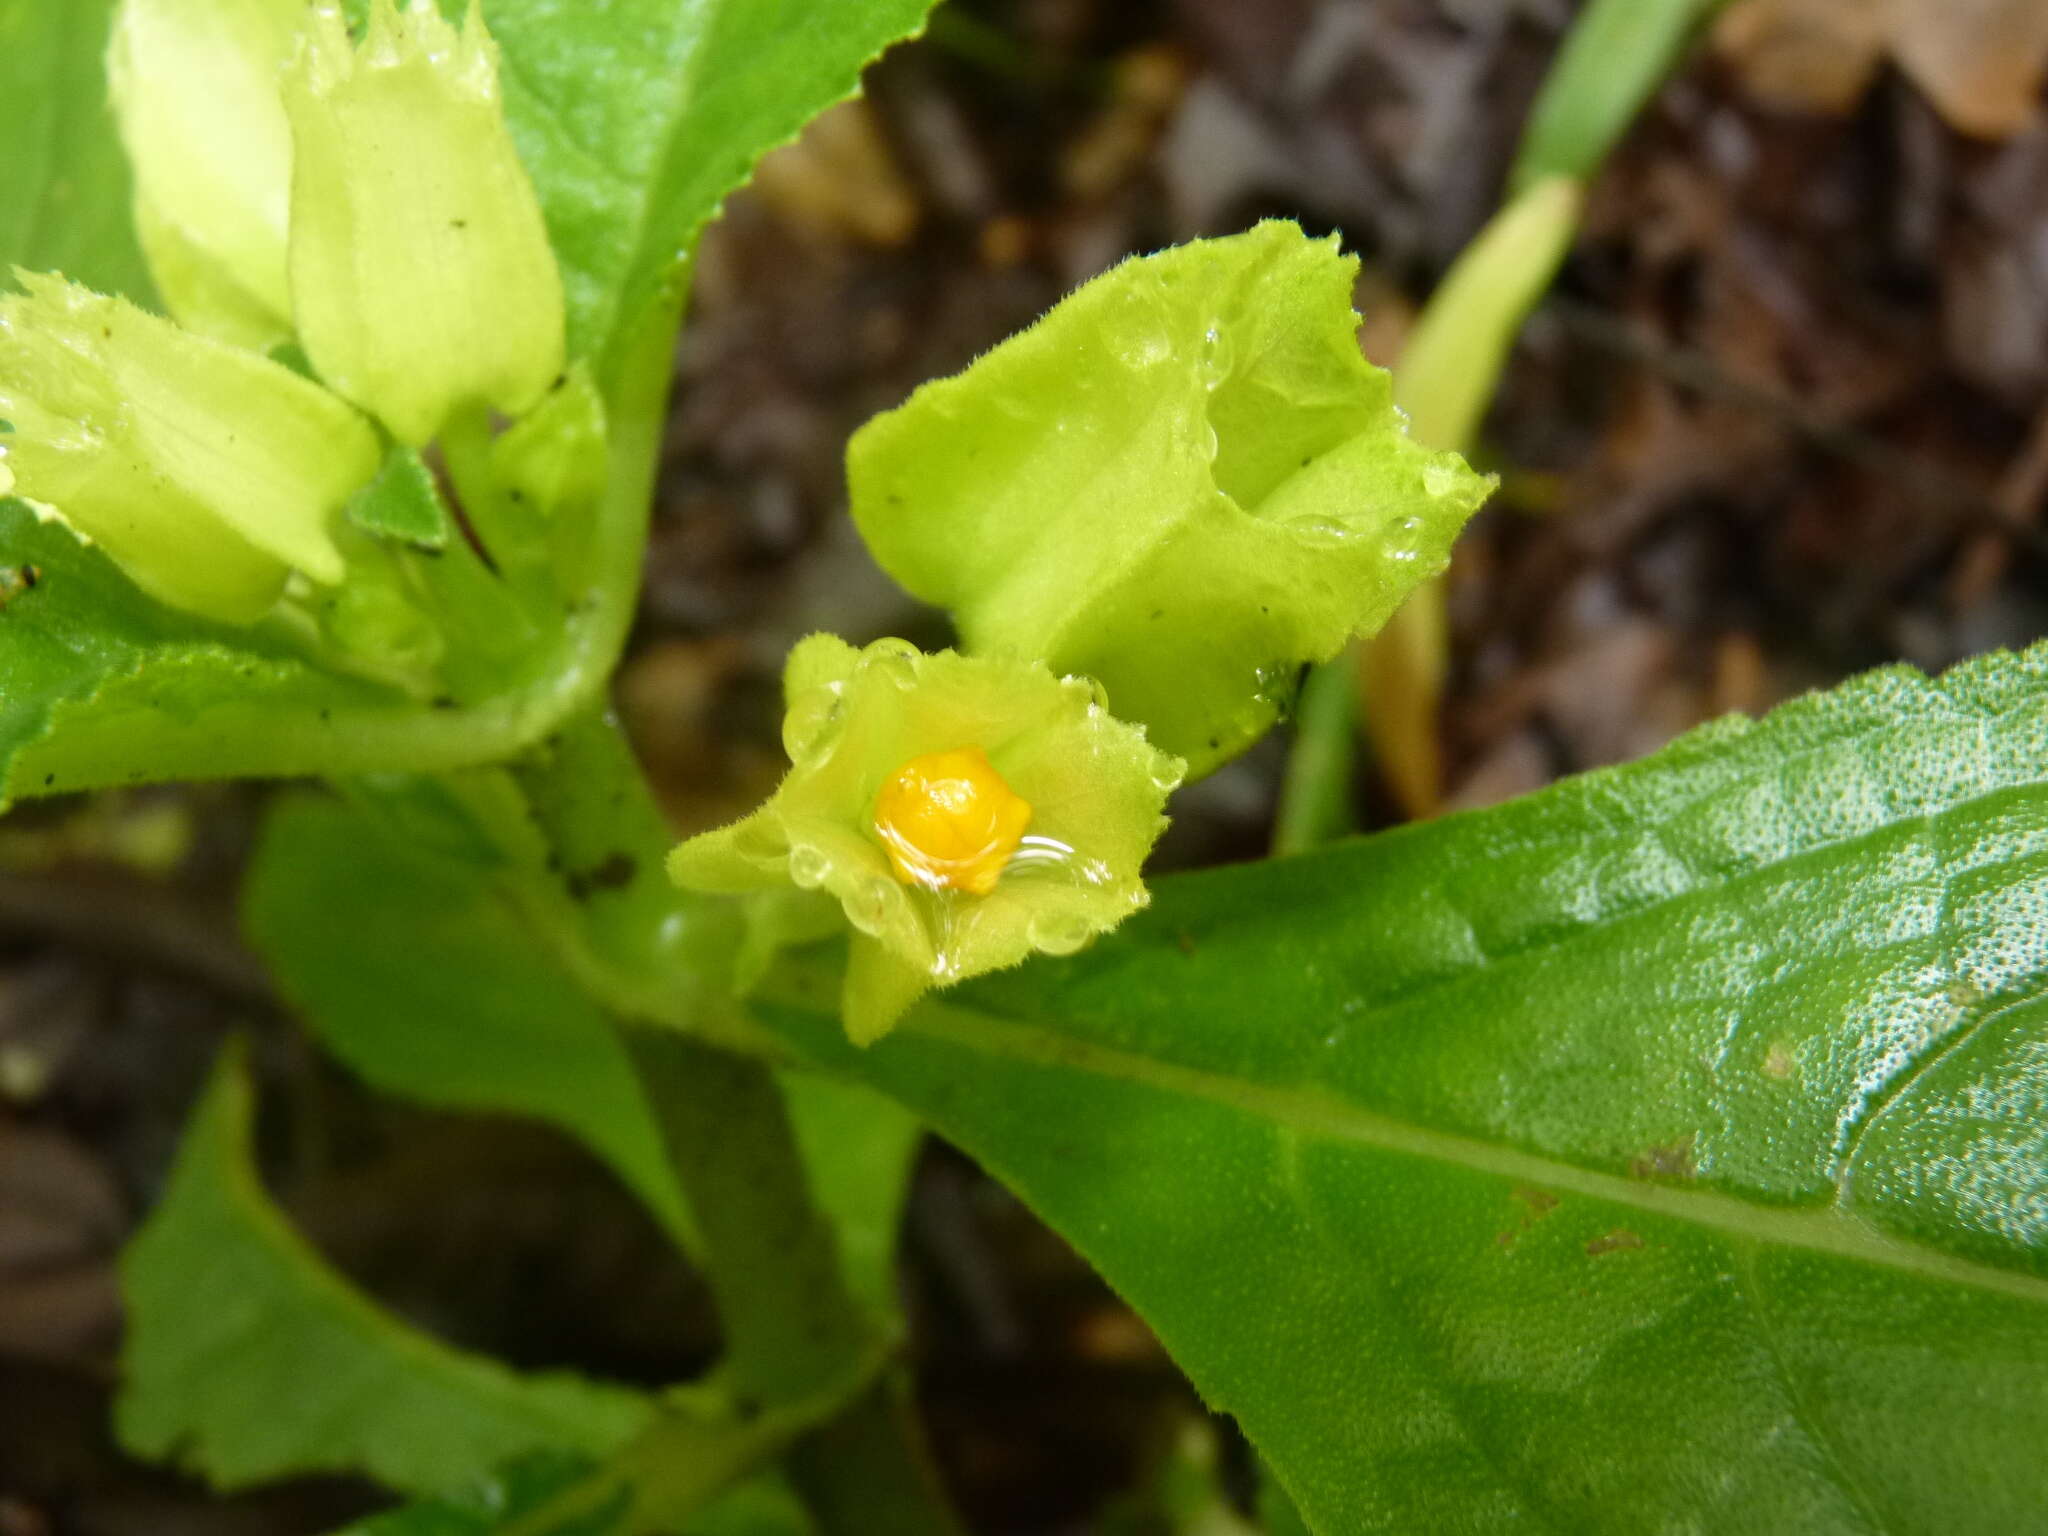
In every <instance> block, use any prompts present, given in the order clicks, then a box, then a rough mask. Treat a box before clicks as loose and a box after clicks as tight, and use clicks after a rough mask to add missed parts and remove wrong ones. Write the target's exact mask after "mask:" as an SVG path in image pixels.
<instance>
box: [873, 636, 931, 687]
mask: <svg viewBox="0 0 2048 1536" xmlns="http://www.w3.org/2000/svg"><path fill="white" fill-rule="evenodd" d="M917 663H918V650H917V647H916V646H914V645H912V644H910V643H909V642H908V641H905V640H877V641H876V642H875V643H874V644H873V645H871V646H869V647H868V648H867V649H866V650H865V651H863V652H861V666H862V668H863V669H864V670H867V671H871V672H874V673H875V674H876V675H878V676H880V677H884V678H887V679H888V680H889V682H890V683H892V684H893V685H894V686H896V687H898V688H900V689H902V690H903V691H904V692H906V693H908V692H909V691H910V690H911V689H912V688H915V687H916V686H917Z"/></svg>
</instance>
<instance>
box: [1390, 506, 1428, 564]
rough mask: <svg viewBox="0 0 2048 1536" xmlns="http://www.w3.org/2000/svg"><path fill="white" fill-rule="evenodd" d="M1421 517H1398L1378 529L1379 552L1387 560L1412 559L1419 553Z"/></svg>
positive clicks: (1404, 560)
mask: <svg viewBox="0 0 2048 1536" xmlns="http://www.w3.org/2000/svg"><path fill="white" fill-rule="evenodd" d="M1421 546H1422V519H1421V518H1419V517H1399V518H1396V519H1394V521H1393V522H1391V523H1389V524H1387V526H1386V527H1385V528H1384V529H1382V530H1381V531H1380V553H1381V554H1383V555H1385V556H1386V557H1387V558H1388V559H1389V560H1400V561H1403V562H1406V561H1409V560H1413V559H1414V558H1415V557H1416V556H1417V555H1418V554H1420V553H1421Z"/></svg>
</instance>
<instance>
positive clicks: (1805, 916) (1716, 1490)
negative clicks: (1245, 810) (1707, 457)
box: [776, 646, 2048, 1536]
mask: <svg viewBox="0 0 2048 1536" xmlns="http://www.w3.org/2000/svg"><path fill="white" fill-rule="evenodd" d="M2044 764H2048V646H2039V647H2036V648H2035V649H2033V650H2031V651H2029V652H2027V653H2026V654H2024V655H2020V656H2009V655H1996V656H1992V657H1988V658H1985V659H1983V660H1980V661H1978V662H1975V663H1972V664H1970V665H1967V666H1964V667H1961V668H1959V669H1957V670H1956V671H1954V672H1952V673H1950V674H1949V675H1948V676H1946V677H1945V678H1943V679H1941V680H1940V681H1929V680H1927V679H1926V678H1923V677H1921V676H1920V675H1918V674H1917V673H1913V672H1911V671H1908V670H1905V669H1893V670H1889V671H1883V672H1878V673H1873V674H1871V675H1869V676H1867V677H1864V678H1861V679H1858V680H1856V681H1854V682H1851V683H1849V684H1847V685H1845V686H1843V687H1841V688H1839V689H1836V690H1835V691H1833V692H1831V693H1828V694H1824V695H1818V696H1814V697H1810V698H1807V699H1803V700H1800V701H1798V702H1796V703H1793V704H1790V705H1788V706H1786V707H1784V708H1782V709H1780V710H1779V711H1777V712H1776V713H1775V714H1774V715H1772V716H1771V717H1770V718H1769V719H1768V720H1766V721H1764V722H1762V723H1752V722H1750V721H1747V720H1743V719H1739V718H1733V719H1729V720H1724V721H1722V722H1719V723H1717V724H1715V725H1712V726H1709V727H1706V728H1704V729H1702V730H1700V731H1697V732H1695V733H1693V734H1692V735H1690V736H1687V737H1685V738H1683V739H1681V740H1680V741H1678V742H1676V743H1675V744H1673V745H1672V746H1671V747H1669V748H1668V749H1666V750H1665V751H1663V752H1660V753H1658V754H1657V755H1655V756H1654V757H1651V758H1649V759H1647V760H1645V761H1643V762H1641V763H1637V764H1634V765H1631V766H1629V767H1625V768H1621V769H1616V770H1611V771H1607V772H1601V773H1596V774H1590V775H1587V776H1585V777H1583V778H1579V779H1575V780H1570V781H1566V782H1565V783H1562V784H1560V785H1558V786H1556V787H1554V788H1552V789H1550V790H1548V791H1545V792H1543V793H1541V794H1537V795H1534V796H1530V797H1528V798H1526V799H1524V800H1521V801H1517V802H1515V803H1512V804H1510V805H1506V806H1502V807H1499V808H1497V809H1494V810H1490V811H1485V812H1479V813H1473V814H1468V815H1461V816H1454V817H1450V818H1447V819H1445V820H1443V821H1440V822H1436V823H1432V824H1428V825H1425V826H1419V827H1412V828H1407V829H1403V830H1401V831H1397V832H1394V833H1390V834H1386V835H1382V836H1379V837H1375V838H1370V839H1365V840H1361V841H1354V842H1351V843H1347V844H1341V845H1338V846H1336V847H1333V848H1330V849H1328V850H1325V851H1323V852H1320V853H1317V854H1315V855H1311V856H1308V857H1304V858H1299V859H1290V860H1280V861H1275V862H1272V863H1269V864H1263V865H1256V866H1250V867H1240V868H1233V869H1224V870H1217V871H1213V872H1209V873H1204V874H1198V875H1191V876H1179V877H1173V878H1169V879H1164V880H1161V881H1160V882H1158V885H1157V890H1156V895H1155V901H1154V904H1153V906H1152V908H1151V910H1150V911H1148V912H1147V913H1145V914H1143V915H1141V916H1140V917H1138V918H1136V919H1134V920H1133V921H1132V922H1131V923H1130V924H1128V925H1126V927H1125V928H1123V929H1121V930H1119V931H1118V933H1116V934H1115V935H1113V936H1111V937H1110V938H1109V939H1107V940H1105V941H1104V942H1103V943H1101V944H1100V945H1098V946H1097V947H1096V948H1095V949H1094V950H1092V951H1090V952H1088V953H1086V954H1084V955H1081V956H1077V957H1075V958H1074V959H1072V960H1070V961H1065V962H1060V963H1040V964H1038V965H1035V966H1033V967H1030V968H1027V969H1024V970H1020V971H1016V972H1011V973H1006V974H1004V975H1002V976H999V977H993V978H989V979H986V980H983V981H979V982H976V983H973V984H971V985H970V986H968V987H964V988H962V989H960V990H959V991H958V992H956V993H949V994H948V995H947V997H946V999H945V1001H943V1002H940V1003H933V1004H928V1005H926V1006H924V1007H921V1008H919V1009H917V1010H915V1011H913V1013H912V1014H911V1015H910V1016H909V1018H908V1019H906V1021H905V1024H904V1027H903V1029H902V1030H901V1031H899V1033H898V1035H897V1036H895V1037H892V1038H891V1039H889V1040H887V1041H884V1042H882V1043H880V1044H879V1045H877V1046H875V1047H874V1048H873V1049H872V1050H870V1051H868V1052H865V1053H862V1052H859V1051H857V1050H854V1049H853V1048H851V1047H849V1046H847V1045H846V1044H845V1043H844V1041H843V1040H842V1039H841V1038H840V1036H839V1032H838V1031H837V1029H836V1028H835V1027H834V1024H833V1021H832V1019H831V1016H830V1007H829V996H830V981H829V978H826V977H820V978H818V980H817V983H816V986H815V993H814V999H815V1000H814V1001H812V1002H810V1003H809V1004H807V1005H806V1006H804V1007H801V1008H798V1007H794V1006H791V1007H788V1008H787V1009H785V1010H784V1011H781V1012H779V1013H777V1015H776V1017H777V1019H778V1020H779V1022H780V1025H781V1027H783V1028H784V1029H785V1030H786V1032H787V1033H788V1035H789V1037H790V1038H791V1039H793V1040H796V1041H799V1042H800V1043H801V1044H802V1046H803V1048H805V1049H806V1050H808V1051H810V1052H812V1053H814V1054H815V1055H816V1056H817V1057H818V1058H819V1059H820V1060H821V1061H822V1062H824V1063H826V1064H829V1065H830V1066H832V1067H833V1068H835V1069H837V1070H840V1071H844V1072H849V1073H858V1074H860V1075H861V1076H863V1077H864V1078H865V1079H866V1080H868V1081H869V1082H871V1083H874V1084H875V1085H877V1086H879V1087H882V1088H884V1089H886V1090H888V1091H890V1092H892V1093H894V1094H896V1095H897V1096H898V1097H900V1098H901V1099H903V1101H904V1102H905V1103H907V1104H909V1105H910V1106H911V1107H912V1108H913V1109H915V1110H917V1111H919V1112H920V1113H922V1114H925V1115H927V1116H928V1117H929V1118H930V1119H931V1120H932V1121H933V1123H934V1124H935V1126H936V1127H937V1128H938V1129H939V1130H940V1131H941V1132H942V1133H943V1134H945V1135H947V1136H948V1137H949V1138H951V1139H953V1140H955V1141H957V1142H958V1143H959V1144H960V1145H961V1146H963V1147H964V1148H965V1149H967V1150H968V1151H969V1152H970V1153H972V1154H973V1155H974V1156H976V1157H977V1158H979V1159H980V1160H981V1161H982V1162H983V1163H984V1164H985V1165H986V1166H987V1167H988V1168H989V1169H990V1171H991V1172H993V1173H994V1174H996V1175H997V1176H998V1177H1000V1178H1002V1179H1003V1180H1004V1181H1005V1182H1006V1183H1008V1184H1010V1185H1011V1186H1012V1187H1014V1188H1015V1189H1017V1190H1018V1191H1019V1192H1020V1193H1021V1194H1022V1195H1023V1196H1024V1198H1025V1199H1027V1200H1028V1201H1029V1202H1030V1203H1031V1204H1032V1205H1033V1206H1034V1207H1035V1208H1036V1209H1037V1210H1038V1211H1039V1212H1040V1213H1041V1214H1042V1215H1044V1216H1045V1217H1046V1218H1047V1219H1048V1220H1049V1221H1051V1222H1052V1224H1053V1225H1054V1226H1056V1227H1057V1228H1058V1229H1059V1230H1060V1231H1061V1232H1062V1233H1063V1234H1065V1235H1066V1237H1067V1238H1068V1239H1069V1240H1071V1241H1072V1242H1073V1243H1074V1244H1075V1245H1076V1246H1077V1247H1078V1248H1079V1249H1080V1250H1081V1251H1082V1252H1083V1253H1084V1254H1085V1255H1087V1256H1088V1257H1089V1258H1090V1259H1091V1260H1092V1261H1093V1262H1094V1263H1095V1264H1096V1265H1098V1266H1099V1267H1100V1269H1101V1270H1102V1272H1103V1273H1104V1274H1105V1275H1106V1276H1107V1278H1108V1279H1109V1280H1110V1282H1111V1283H1112V1284H1113V1285H1115V1286H1116V1287H1117V1288H1118V1290H1119V1291H1120V1292H1121V1293H1122V1294H1123V1295H1125V1296H1126V1297H1127V1298H1129V1299H1130V1300H1131V1301H1132V1302H1133V1303H1134V1304H1135V1305H1136V1306H1137V1307H1138V1308H1139V1309H1140V1310H1141V1311H1142V1312H1143V1313H1144V1314H1145V1316H1146V1317H1147V1319H1148V1320H1149V1321H1150V1322H1151V1323H1152V1325H1153V1326H1154V1327H1155V1328H1156V1329H1157V1330H1158V1332H1159V1335H1160V1337H1161V1338H1162V1339H1163V1340H1164V1341H1165V1343H1166V1344H1167V1346H1168V1347H1169V1348H1170V1349H1171V1350H1172V1351H1173V1352H1174V1354H1175V1356H1176V1358H1178V1359H1179V1360H1180V1362H1181V1363H1182V1364H1183V1365H1184V1366H1185V1367H1186V1368H1187V1370H1188V1372H1189V1374H1190V1375H1191V1376H1192V1377H1193V1379H1194V1381H1195V1383H1196V1385H1197V1386H1198V1387H1199V1388H1200V1389H1201V1391H1202V1392H1203V1394H1204V1395H1205V1396H1206V1397H1207V1398H1208V1400H1209V1401H1210V1403H1211V1404H1212V1405H1213V1406H1216V1407H1218V1408H1220V1409H1225V1410H1228V1411H1230V1412H1232V1413H1235V1414H1236V1415H1237V1416H1238V1417H1239V1419H1240V1420H1241V1422H1242V1423H1243V1425H1244V1427H1245V1428H1246V1430H1247V1431H1248V1432H1249V1433H1250V1435H1251V1436H1252V1438H1253V1439H1254V1441H1255V1442H1257V1443H1258V1445H1259V1446H1260V1448H1261V1449H1262V1451H1263V1452H1264V1453H1265V1455H1266V1456H1267V1457H1268V1458H1269V1460H1270V1461H1271V1462H1272V1464H1273V1465H1274V1467H1275V1468H1276V1469H1277V1470H1278V1472H1279V1474H1280V1476H1281V1477H1282V1478H1283V1480H1284V1481H1285V1483H1286V1485H1287V1487H1288V1489H1289V1491H1290V1492H1291V1493H1292V1494H1293V1495H1294V1496H1295V1498H1296V1500H1297V1501H1298V1503H1299V1505H1300V1507H1301V1510H1302V1513H1303V1514H1304V1515H1305V1516H1306V1517H1307V1518H1308V1520H1309V1522H1310V1524H1311V1526H1312V1527H1313V1528H1314V1529H1315V1530H1317V1531H1319V1532H1322V1533H1324V1536H1339V1533H1351V1532H1361V1533H1362V1532H1367V1531H1386V1530H1399V1531H1432V1532H1436V1531H1441V1532H1475V1533H1477V1532H1493V1531H1498V1530H1501V1529H1505V1528H1508V1527H1510V1526H1519V1525H1528V1526H1531V1527H1541V1528H1547V1529H1554V1530H1568V1531H1574V1532H1580V1531H1583V1532H1615V1533H1622V1532H1631V1533H1633V1532H1641V1531H1645V1530H1675V1529H1687V1530H1696V1531H1701V1532H1720V1531H1730V1532H1733V1531H1871V1530H1885V1531H1890V1532H1927V1533H1930V1536H1933V1533H1939V1536H1959V1533H1971V1532H1984V1533H1987V1536H1989V1533H2005V1532H2011V1531H2014V1530H2021V1529H2027V1528H2030V1526H2031V1525H2032V1524H2033V1523H2035V1522H2037V1521H2038V1518H2039V1512H2040V1510H2041V1509H2042V1508H2043V1506H2044V1502H2048V1473H2044V1471H2043V1469H2042V1462H2041V1458H2040V1456H2039V1454H2038V1452H2039V1447H2040V1445H2041V1444H2042V1442H2043V1439H2044V1436H2048V1216H2044V1212H2048V1128H2044V1127H2048V1115H2044V1105H2048V768H2044ZM793 997H794V994H793V993H792V1002H793ZM1964 1489H1967V1490H1968V1494H1967V1497H1959V1495H1958V1490H1964Z"/></svg>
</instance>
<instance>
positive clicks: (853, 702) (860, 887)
mask: <svg viewBox="0 0 2048 1536" xmlns="http://www.w3.org/2000/svg"><path fill="white" fill-rule="evenodd" d="M783 686H784V693H785V697H786V703H787V708H788V713H787V715H786V716H785V718H784V721H783V745H784V746H785V747H786V748H787V750H788V752H789V756H790V763H791V767H790V770H789V773H788V775H787V776H786V777H785V778H784V779H783V781H782V784H781V786H780V787H779V788H777V790H776V791H775V793H774V795H773V796H771V797H770V798H769V800H768V802H767V804H765V805H763V806H762V807H761V808H760V809H759V810H758V811H756V812H754V813H753V814H752V815H751V816H748V817H747V818H746V819H744V820H742V821H739V822H735V823H734V824H732V825H731V826H728V827H723V828H720V829H719V830H717V831H715V832H707V833H705V834H704V835H702V836H701V837H695V838H692V839H691V840H690V841H688V842H686V843H684V844H683V845H682V846H681V847H680V848H678V849H677V850H676V851H675V853H674V854H673V855H671V856H670V859H669V872H670V874H671V875H672V876H673V877H674V878H675V879H676V881H677V882H678V883H680V884H682V885H686V886H689V887H692V888H694V889H698V890H705V891H721V892H733V893H744V892H767V893H776V892H782V893H788V892H792V891H794V890H799V889H800V890H810V891H819V892H824V893H826V894H828V895H830V896H831V897H832V898H834V899H835V900H836V901H837V903H838V905H839V908H840V910H841V912H842V914H843V920H844V922H845V923H847V924H850V925H851V927H852V928H853V930H854V933H853V942H852V949H851V952H850V955H849V959H848V964H847V973H846V982H845V987H844V990H843V992H842V994H841V1012H842V1015H843V1017H844V1019H845V1022H846V1028H847V1033H848V1034H849V1035H851V1036H852V1038H853V1039H854V1040H855V1041H856V1042H858V1043H860V1044H863V1045H864V1044H867V1043H868V1042H869V1041H872V1040H874V1039H877V1038H878V1037H880V1036H881V1035H882V1034H884V1033H886V1032H887V1031H888V1029H889V1028H890V1027H891V1026H892V1025H893V1024H894V1023H895V1022H896V1020H897V1018H898V1017H900V1016H901V1014H902V1013H903V1011H904V1010H905V1009H907V1008H908V1007H909V1006H910V1005H911V1004H912V1003H913V1002H915V1001H916V1000H917V998H918V997H919V996H921V995H922V994H923V993H924V992H926V991H927V990H929V989H931V988H933V987H944V986H950V985H952V984H953V983H955V982H958V981H962V980H965V979H966V978H968V977H970V976H978V975H981V974H983V973H984V972H987V971H992V970H997V969H999V968H1001V967H1003V966H1008V965H1015V964H1016V963H1017V962H1019V961H1020V960H1023V959H1024V958H1025V957H1026V956H1028V955H1030V954H1032V953H1033V952H1034V951H1041V950H1042V951H1045V952H1047V953H1051V954H1067V953H1070V952H1072V951H1073V950H1076V949H1079V948H1080V947H1081V946H1082V945H1083V944H1085V943H1087V942H1088V940H1089V939H1091V938H1093V937H1094V936H1095V935H1096V934H1098V933H1102V932H1105V931H1107V930H1108V929H1111V928H1114V927H1115V926H1116V925H1117V924H1118V923H1120V922H1122V921H1123V920H1124V918H1126V917H1127V916H1129V915H1130V914H1131V913H1132V912H1134V911H1136V910H1137V909H1138V908H1140V907H1142V906H1144V905H1145V902H1146V900H1147V896H1146V891H1145V886H1144V882H1143V881H1142V880H1141V879H1140V878H1139V869H1140V866H1141V865H1142V864H1143V863H1144V860H1145V856H1146V854H1147V853H1149V852H1150V851H1151V848H1152V844H1153V843H1154V842H1155V841H1157V839H1158V837H1159V834H1160V832H1161V831H1163V830H1164V829H1165V826H1166V818H1165V816H1164V815H1163V814H1162V811H1163V809H1164V806H1165V803H1166V797H1167V795H1168V793H1169V792H1171V790H1172V789H1173V788H1174V786H1175V785H1177V784H1178V783H1179V782H1180V779H1181V774H1182V771H1183V764H1182V763H1181V761H1180V760H1179V759H1178V758H1174V757H1169V756H1167V755H1166V754H1165V753H1163V752H1159V751H1157V750H1155V749H1154V748H1153V747H1152V746H1151V745H1150V744H1149V743H1147V741H1146V740H1145V733H1144V732H1143V731H1142V730H1140V729H1139V728H1138V727H1136V726H1132V725H1127V724H1125V723H1124V722H1123V721H1121V720H1118V719H1116V718H1115V717H1113V716H1112V715H1110V714H1109V712H1108V711H1107V710H1106V709H1104V708H1103V707H1102V704H1101V701H1100V699H1099V697H1098V694H1097V691H1096V689H1095V688H1094V687H1093V685H1092V684H1090V683H1088V682H1086V681H1085V680H1082V679H1079V678H1064V679H1063V678H1057V677H1055V676H1053V674H1052V673H1051V672H1050V671H1049V670H1048V669H1047V668H1046V667H1044V666H1043V665H1041V664H1037V663H1021V662H1012V661H995V660H988V659H984V658H979V657H969V656H959V655H956V654H954V653H953V652H951V651H940V652H938V653H936V654H934V655H926V654H924V653H922V652H919V651H918V650H916V649H915V648H914V647H912V646H909V645H907V644H905V643H904V642H903V641H901V640H881V641H877V642H876V643H875V644H873V645H871V646H868V647H867V648H866V649H864V650H859V649H856V648H854V647H853V646H850V645H848V644H847V643H846V642H845V641H843V640H841V639H839V638H837V637H836V636H833V635H813V636H811V637H810V638H809V639H807V640H805V641H804V642H802V644H800V645H798V646H797V648H796V649H795V650H794V651H792V652H791V653H790V658H789V665H788V669H787V671H786V673H785V675H784V680H783ZM765 906H766V909H767V911H768V912H769V913H770V916H771V920H775V921H781V920H783V919H785V918H786V917H787V913H786V912H783V911H782V910H781V909H782V907H783V906H786V903H775V902H770V903H767V904H765Z"/></svg>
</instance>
